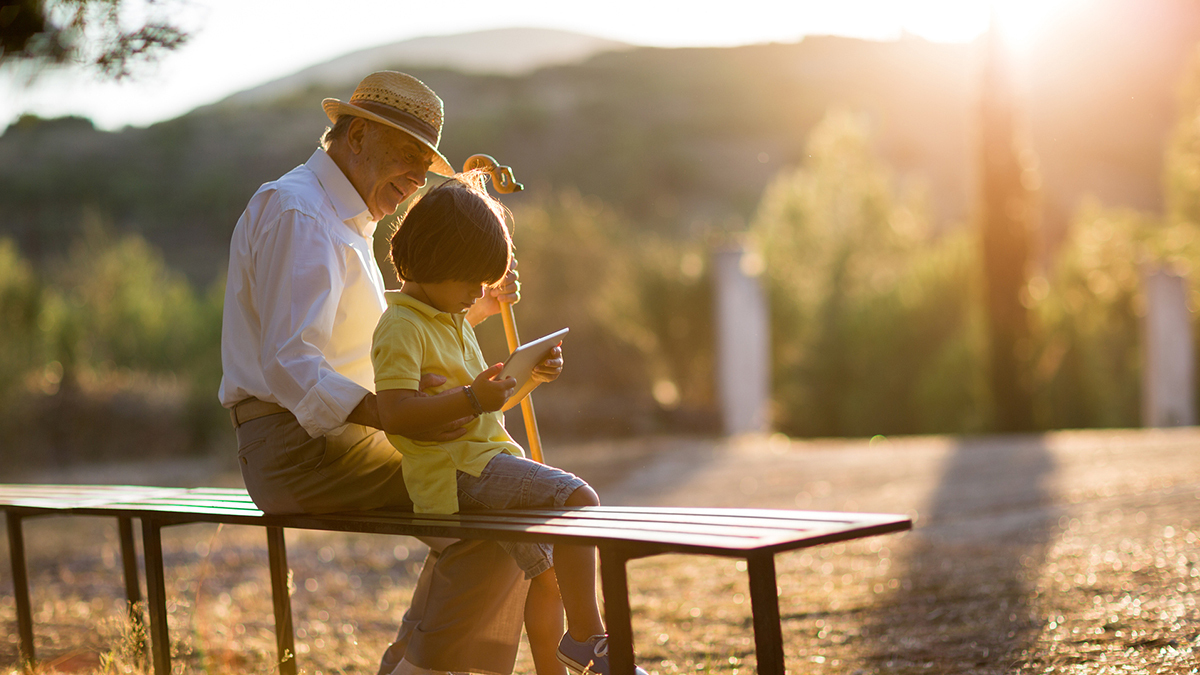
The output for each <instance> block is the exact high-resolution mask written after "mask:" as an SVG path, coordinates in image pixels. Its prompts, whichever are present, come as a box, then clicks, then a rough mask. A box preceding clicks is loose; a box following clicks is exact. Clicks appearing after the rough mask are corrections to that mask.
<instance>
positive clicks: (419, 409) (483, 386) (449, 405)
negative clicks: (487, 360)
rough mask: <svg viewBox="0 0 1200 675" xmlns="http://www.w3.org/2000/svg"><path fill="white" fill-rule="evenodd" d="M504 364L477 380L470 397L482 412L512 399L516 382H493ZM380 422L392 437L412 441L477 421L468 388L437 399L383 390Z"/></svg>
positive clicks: (407, 391)
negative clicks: (467, 420) (465, 421)
mask: <svg viewBox="0 0 1200 675" xmlns="http://www.w3.org/2000/svg"><path fill="white" fill-rule="evenodd" d="M503 368H504V364H501V363H497V364H496V365H494V366H492V367H491V368H488V369H487V370H485V371H483V372H482V373H480V374H479V376H478V377H476V378H475V381H474V382H472V383H471V385H470V389H471V394H473V395H474V398H475V402H477V403H478V404H479V406H480V410H482V411H483V412H494V411H496V410H499V409H500V406H502V405H503V404H504V401H505V399H507V398H508V397H510V396H512V393H513V391H512V390H513V388H514V387H515V385H516V380H514V379H512V378H511V377H506V378H504V379H503V380H493V379H491V378H492V377H494V376H496V375H497V374H499V373H500V371H501V369H503ZM376 400H377V402H378V408H379V421H380V423H381V424H382V427H383V430H384V431H386V432H387V433H389V434H396V435H398V436H407V437H412V436H414V435H417V436H420V435H423V434H427V433H429V432H430V431H433V430H435V429H438V428H440V427H444V426H446V425H448V424H451V423H453V422H455V421H457V420H460V419H462V418H464V417H474V416H475V415H476V414H477V413H479V412H480V410H477V409H476V408H475V403H473V402H472V400H471V396H469V395H468V393H467V388H466V387H458V388H455V389H451V390H449V391H444V392H442V393H440V394H436V395H434V396H422V395H421V394H420V392H418V391H416V390H414V389H384V390H381V391H380V392H379V393H378V394H377V395H376Z"/></svg>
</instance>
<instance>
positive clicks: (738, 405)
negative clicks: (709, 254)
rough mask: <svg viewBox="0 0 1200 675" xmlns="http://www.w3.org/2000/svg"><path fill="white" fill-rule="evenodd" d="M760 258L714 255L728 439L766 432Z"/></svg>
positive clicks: (766, 350)
mask: <svg viewBox="0 0 1200 675" xmlns="http://www.w3.org/2000/svg"><path fill="white" fill-rule="evenodd" d="M762 271H763V270H762V257H761V256H759V255H758V254H757V253H753V252H747V251H746V250H745V248H744V247H742V246H740V245H738V246H726V247H722V248H720V249H717V250H716V251H714V252H713V272H714V274H713V283H714V285H715V287H714V289H713V297H714V300H715V308H714V309H715V312H716V316H715V317H714V318H715V321H714V322H713V323H714V324H715V325H716V332H717V335H716V348H717V353H716V358H717V368H716V372H717V400H718V402H719V404H720V406H721V424H722V430H723V431H724V432H725V433H726V434H728V435H737V434H751V433H764V432H766V431H768V430H769V429H770V404H771V341H770V323H769V316H768V311H767V299H766V294H765V293H764V292H763V289H762V285H761V283H760V277H761V275H762Z"/></svg>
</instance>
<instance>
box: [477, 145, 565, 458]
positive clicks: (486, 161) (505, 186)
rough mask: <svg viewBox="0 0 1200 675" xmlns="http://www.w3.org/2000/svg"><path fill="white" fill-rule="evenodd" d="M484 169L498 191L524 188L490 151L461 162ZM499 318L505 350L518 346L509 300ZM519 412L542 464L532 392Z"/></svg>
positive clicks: (531, 450) (531, 453)
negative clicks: (506, 345) (504, 340)
mask: <svg viewBox="0 0 1200 675" xmlns="http://www.w3.org/2000/svg"><path fill="white" fill-rule="evenodd" d="M473 169H483V170H484V171H487V172H488V174H489V175H491V177H492V185H493V186H495V188H496V192H499V193H500V194H511V193H513V192H520V191H521V190H524V189H525V186H524V185H521V184H520V183H518V182H517V181H516V179H515V178H513V173H512V168H511V167H507V166H501V165H500V164H499V163H498V162H497V161H496V160H495V159H494V158H493V157H492V156H491V155H471V156H470V157H468V158H467V161H466V162H465V163H464V164H463V171H464V172H465V171H471V170H473ZM500 319H501V321H502V322H503V323H504V337H505V339H506V340H507V342H508V351H509V352H510V353H511V352H514V351H516V349H517V347H520V346H521V338H520V336H518V335H517V318H516V315H515V314H514V313H513V307H512V303H510V302H501V303H500ZM521 415H522V416H523V417H524V418H525V435H526V436H528V437H529V456H530V457H531V458H532V459H533V461H535V462H538V463H539V464H545V461H544V460H543V459H542V438H541V436H539V435H538V428H537V418H536V417H534V415H533V394H532V393H530V394H528V395H526V396H525V398H523V399H521Z"/></svg>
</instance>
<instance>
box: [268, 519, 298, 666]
mask: <svg viewBox="0 0 1200 675" xmlns="http://www.w3.org/2000/svg"><path fill="white" fill-rule="evenodd" d="M267 564H268V565H269V566H270V568H271V597H272V599H273V600H274V604H275V649H276V651H277V653H278V654H279V675H296V645H295V638H294V636H293V632H292V599H291V596H290V595H289V594H288V563H287V547H286V546H285V545H284V538H283V528H282V527H268V528H267Z"/></svg>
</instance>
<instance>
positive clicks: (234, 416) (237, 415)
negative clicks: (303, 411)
mask: <svg viewBox="0 0 1200 675" xmlns="http://www.w3.org/2000/svg"><path fill="white" fill-rule="evenodd" d="M285 412H290V411H289V410H288V409H287V408H285V407H283V406H281V405H279V404H278V403H270V402H268V401H260V400H258V399H256V398H248V399H245V400H243V401H238V402H237V403H235V404H234V405H233V407H232V408H230V409H229V419H230V420H231V421H232V422H233V428H234V429H236V428H238V427H240V426H242V425H243V424H245V423H246V422H249V421H250V420H256V419H258V418H260V417H266V416H267V415H278V414H280V413H285Z"/></svg>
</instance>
